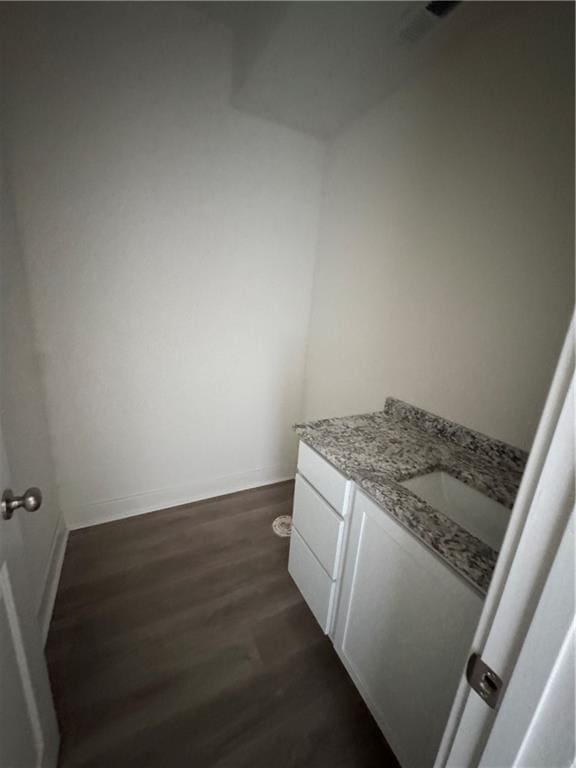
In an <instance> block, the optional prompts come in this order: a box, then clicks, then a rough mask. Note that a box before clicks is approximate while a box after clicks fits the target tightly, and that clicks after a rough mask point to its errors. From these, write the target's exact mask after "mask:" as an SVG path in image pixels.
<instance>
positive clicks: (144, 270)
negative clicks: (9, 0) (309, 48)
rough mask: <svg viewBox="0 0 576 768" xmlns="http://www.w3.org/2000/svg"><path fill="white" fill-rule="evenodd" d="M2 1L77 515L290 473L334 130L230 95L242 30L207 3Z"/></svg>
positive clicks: (71, 507) (25, 234) (25, 199)
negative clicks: (233, 101) (316, 134)
mask: <svg viewBox="0 0 576 768" xmlns="http://www.w3.org/2000/svg"><path fill="white" fill-rule="evenodd" d="M5 12H6V13H7V14H8V15H9V16H10V17H11V18H10V20H9V21H10V25H11V26H10V34H9V36H8V37H9V38H10V40H11V41H12V45H11V46H10V48H9V51H8V63H9V81H10V83H11V84H12V87H11V88H10V89H9V93H8V98H9V107H10V113H11V120H10V127H9V138H10V156H11V162H12V169H13V179H14V190H15V199H16V206H17V211H18V218H19V227H20V232H21V233H22V248H23V253H24V257H25V261H26V267H27V270H28V274H29V278H30V287H31V296H32V307H33V313H34V317H35V320H36V325H37V328H38V332H39V344H40V350H41V354H42V363H43V366H44V368H45V372H46V385H47V397H48V408H49V418H50V423H51V426H52V434H53V440H54V455H55V462H56V467H57V475H58V485H59V492H60V499H61V504H62V507H63V509H64V511H65V513H66V516H67V520H68V522H69V523H70V524H71V525H72V526H78V525H84V524H88V523H91V522H95V521H100V520H103V519H106V518H107V517H110V516H115V515H121V514H127V513H130V512H135V511H140V510H145V509H152V508H159V507H162V506H166V505H169V504H173V503H178V502H180V501H187V500H189V499H192V498H198V497H204V496H209V495H211V494H216V493H220V492H226V491H229V490H235V489H237V488H242V487H247V486H249V485H258V484H261V483H264V482H268V481H273V480H275V479H279V478H284V477H286V476H288V475H290V474H291V473H292V472H293V466H294V458H295V453H294V449H295V441H294V438H293V436H292V434H291V429H290V426H291V423H292V422H294V421H295V420H297V419H298V418H299V417H300V416H301V407H302V397H303V390H302V382H303V369H304V354H305V339H306V332H307V324H308V318H309V307H310V294H311V286H312V273H313V259H314V248H315V238H316V226H317V212H318V202H319V194H320V170H321V164H322V159H323V148H322V146H321V145H320V144H319V143H318V142H317V141H315V140H313V139H310V138H308V137H305V136H304V135H301V134H298V133H296V132H294V131H291V130H289V129H285V128H282V127H279V126H277V125H274V124H272V123H269V122H266V121H264V120H260V119H257V118H251V117H247V116H245V115H243V114H241V113H239V112H237V111H235V110H234V109H232V108H230V107H229V105H228V96H229V90H230V76H231V72H230V64H229V60H230V51H231V46H230V39H229V38H228V36H227V33H226V32H225V30H224V28H221V27H219V26H218V25H216V24H214V23H212V22H208V21H204V20H202V19H201V17H199V16H198V15H196V14H195V13H194V11H193V10H192V9H191V6H190V4H162V3H159V4H155V3H154V4H105V3H103V4H62V5H61V6H51V4H47V5H46V6H44V7H43V6H42V4H39V5H33V6H31V7H30V8H27V7H26V4H22V5H21V7H20V8H17V9H15V10H13V11H11V10H10V9H9V8H8V9H5ZM12 25H15V26H12Z"/></svg>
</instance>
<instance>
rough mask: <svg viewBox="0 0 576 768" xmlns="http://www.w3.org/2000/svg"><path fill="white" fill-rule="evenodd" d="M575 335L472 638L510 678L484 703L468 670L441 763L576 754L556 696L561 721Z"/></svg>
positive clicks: (557, 758)
mask: <svg viewBox="0 0 576 768" xmlns="http://www.w3.org/2000/svg"><path fill="white" fill-rule="evenodd" d="M575 342H576V335H575V323H574V321H573V322H572V324H571V327H570V329H569V331H568V335H567V338H566V341H565V344H564V348H563V350H562V354H561V356H560V360H559V363H558V366H557V369H556V373H555V375H554V379H553V382H552V386H551V388H550V392H549V394H548V398H547V401H546V405H545V407H544V411H543V413H542V417H541V420H540V424H539V427H538V431H537V433H536V437H535V439H534V444H533V446H532V450H531V453H530V457H529V460H528V464H527V466H526V471H525V473H524V477H523V479H522V484H521V486H520V490H519V492H518V497H517V499H516V503H515V505H514V510H513V512H512V518H511V520H510V525H509V527H508V531H507V533H506V538H505V540H504V543H503V546H502V550H501V552H500V557H499V560H498V563H497V566H496V569H495V572H494V576H493V578H492V583H491V585H490V589H489V591H488V595H487V597H486V601H485V604H484V609H483V611H482V615H481V617H480V622H479V624H478V627H477V630H476V634H475V637H474V640H473V643H472V649H471V650H472V651H473V652H474V653H477V654H478V655H479V656H481V657H482V660H483V661H484V662H485V663H486V664H487V665H488V666H489V667H490V668H491V669H492V670H493V671H494V672H495V673H496V674H497V675H498V676H499V677H500V678H501V679H502V681H503V686H502V690H503V694H502V695H501V700H500V706H499V709H492V708H490V707H489V706H487V704H486V703H485V702H484V701H483V700H482V699H481V698H480V696H479V695H478V694H477V693H476V692H475V691H473V690H472V688H471V687H470V686H469V685H468V683H467V681H466V678H465V676H463V677H462V679H461V682H460V686H459V689H458V692H457V694H456V698H455V700H454V704H453V707H452V711H451V714H450V718H449V720H448V724H447V727H446V730H445V732H444V736H443V740H442V744H441V747H440V750H439V752H438V755H437V758H436V762H435V768H463V767H464V766H465V768H475V767H476V766H483V768H494V766H496V765H497V766H498V768H510V767H511V766H522V768H526V766H530V767H531V768H563V767H564V766H567V765H570V762H571V759H570V757H568V758H567V757H566V755H569V753H570V750H571V749H572V750H573V747H574V741H573V740H570V739H558V738H557V736H556V728H554V729H551V728H550V725H551V723H552V722H554V712H556V709H555V707H557V705H558V700H559V698H562V701H563V702H564V707H565V708H568V711H564V712H563V717H564V721H563V720H562V718H556V721H555V722H556V725H558V724H559V723H561V722H565V721H566V720H568V721H569V722H572V723H573V721H574V717H575V715H576V713H575V712H574V697H573V696H571V695H570V688H571V686H570V685H569V686H566V685H562V684H560V685H558V680H559V670H561V671H562V673H563V674H564V675H566V674H570V655H571V653H572V650H573V649H572V643H573V633H574V624H573V622H574V590H573V586H574V584H573V574H574V566H575V563H574V556H575V553H574V546H573V543H574V542H573V530H572V527H571V526H572V522H571V521H572V519H573V510H574V488H575V465H576V456H575V434H574V424H575V423H576V421H575V414H574V408H575V401H576V385H575V382H574V375H575V373H574V372H575V351H576V343H575ZM550 585H552V586H550ZM560 677H562V675H560ZM553 686H556V687H554V688H553ZM552 692H553V693H552ZM570 709H571V711H570ZM545 731H547V732H545ZM538 755H539V757H538ZM540 758H542V761H541V760H540ZM567 759H568V760H569V762H568V763H567V762H566V760H567ZM572 759H573V758H572ZM527 761H528V762H527Z"/></svg>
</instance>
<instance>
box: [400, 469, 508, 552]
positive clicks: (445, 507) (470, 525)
mask: <svg viewBox="0 0 576 768" xmlns="http://www.w3.org/2000/svg"><path fill="white" fill-rule="evenodd" d="M400 485H403V486H404V488H408V489H409V490H410V491H412V493H415V494H416V496H419V497H420V498H421V499H423V500H424V501H426V502H428V504H430V506H431V507H434V509H437V510H438V512H442V513H444V514H445V515H446V516H447V517H449V518H450V519H451V520H453V521H454V522H455V523H457V524H458V525H459V526H461V527H462V528H464V529H465V530H466V531H468V533H471V534H472V535H473V536H476V538H478V539H480V540H481V541H483V542H484V543H485V544H488V546H490V547H492V549H495V550H496V551H497V552H498V551H499V550H500V545H501V544H502V539H503V538H504V534H505V533H506V527H507V525H508V520H509V519H510V510H509V509H506V507H504V506H503V505H502V504H499V503H498V502H497V501H494V500H493V499H490V498H488V496H484V494H483V493H480V492H479V491H477V490H475V489H474V488H471V487H470V486H469V485H466V484H465V483H462V482H460V480H456V478H454V477H452V476H451V475H449V474H447V473H446V472H430V473H429V474H427V475H420V476H419V477H413V478H411V479H410V480H405V481H404V482H403V483H400Z"/></svg>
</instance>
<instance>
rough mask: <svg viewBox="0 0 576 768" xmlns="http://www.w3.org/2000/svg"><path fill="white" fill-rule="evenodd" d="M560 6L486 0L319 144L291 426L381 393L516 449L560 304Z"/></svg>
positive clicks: (564, 43)
mask: <svg viewBox="0 0 576 768" xmlns="http://www.w3.org/2000/svg"><path fill="white" fill-rule="evenodd" d="M472 6H474V4H472ZM570 6H571V4H569V3H565V4H561V3H527V4H525V3H503V4H500V3H494V4H493V8H492V11H491V15H492V23H491V24H490V25H488V26H487V27H486V28H481V27H480V25H475V24H471V25H470V34H469V35H467V36H465V37H462V38H461V39H460V40H458V41H457V43H455V45H454V46H453V47H452V49H450V50H448V51H446V53H445V54H444V55H443V56H442V58H441V59H438V60H437V61H436V62H435V63H434V66H431V67H429V68H428V69H426V70H425V71H421V72H419V73H418V75H417V76H415V77H414V78H413V79H412V80H411V81H410V82H409V83H408V84H407V85H405V86H404V87H403V88H401V89H400V90H399V91H398V92H396V93H395V95H394V96H393V97H391V98H390V99H389V100H387V101H386V102H385V103H383V104H382V105H381V106H380V107H379V108H378V109H376V110H374V111H372V112H370V113H369V114H368V115H366V116H365V117H363V118H362V119H360V120H358V121H356V123H355V124H354V125H353V126H352V127H351V128H349V129H348V130H346V131H345V132H344V133H342V134H341V135H340V136H339V137H338V138H337V139H335V140H334V141H333V142H332V143H331V145H330V146H329V149H328V157H327V172H326V177H325V180H324V202H323V211H322V217H321V227H320V245H319V255H318V263H317V268H316V276H315V288H314V294H313V312H312V320H311V328H310V337H309V349H308V362H307V373H306V376H307V384H306V415H307V416H308V417H325V416H330V415H337V414H347V413H356V412H361V411H368V410H372V409H379V408H381V407H382V406H383V403H384V400H385V398H386V397H387V396H388V395H395V396H397V397H400V398H402V399H404V400H407V401H410V402H413V403H415V404H417V405H420V406H422V407H424V408H427V409H429V410H431V411H434V412H436V413H439V414H441V415H443V416H445V417H448V418H451V419H454V420H455V421H458V422H461V423H464V424H466V425H468V426H470V427H472V428H475V429H478V430H480V431H482V432H486V433H488V434H490V435H492V436H494V437H497V438H500V439H503V440H506V441H509V442H510V443H513V444H515V445H518V446H520V447H524V448H528V447H529V446H530V444H531V440H532V436H533V433H534V429H535V426H536V423H537V419H538V416H539V412H540V409H541V407H542V405H543V401H544V397H545V393H546V390H547V387H548V384H549V381H550V379H551V376H552V372H553V368H554V364H555V361H556V358H557V355H558V353H559V350H560V347H561V343H562V339H563V336H564V334H565V332H566V329H567V326H568V322H569V318H570V308H571V305H572V302H573V286H574V265H573V260H574V241H573V232H574V226H573V215H574V191H573V183H574V156H573V126H574V116H573V108H574V103H573V95H572V93H573V73H574V62H573V38H574V24H573V12H572V9H571V7H570Z"/></svg>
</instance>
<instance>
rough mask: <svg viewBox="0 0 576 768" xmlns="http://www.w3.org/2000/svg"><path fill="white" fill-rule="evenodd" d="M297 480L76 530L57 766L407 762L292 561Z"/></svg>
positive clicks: (57, 616)
mask: <svg viewBox="0 0 576 768" xmlns="http://www.w3.org/2000/svg"><path fill="white" fill-rule="evenodd" d="M292 493H293V483H291V482H288V483H279V484H276V485H273V486H267V487H264V488H257V489H254V490H250V491H244V492H242V493H237V494H232V495H229V496H222V497H220V498H217V499H211V500H208V501H204V502H198V503H195V504H190V505H186V506H182V507H176V508H174V509H168V510H164V511H161V512H155V513H152V514H148V515H142V516H139V517H133V518H129V519H127V520H122V521H119V522H114V523H108V524H105V525H100V526H96V527H93V528H87V529H84V530H80V531H75V532H73V533H71V535H70V539H69V543H68V548H67V551H66V557H65V561H64V568H63V572H62V579H61V583H60V587H59V590H58V596H57V600H56V606H55V610H54V617H53V620H52V624H51V627H50V634H49V637H48V644H47V656H48V663H49V669H50V676H51V680H52V685H53V690H54V696H55V701H56V708H57V712H58V718H59V722H60V727H61V732H62V749H61V760H60V766H61V768H72V767H74V768H80V766H82V768H88V767H90V768H132V766H134V767H136V766H138V768H160V767H162V768H180V767H182V768H184V766H186V768H248V767H250V768H297V767H300V766H302V767H306V768H321V767H322V768H324V767H326V768H373V767H374V768H376V767H378V768H388V767H390V768H396V766H397V763H396V761H395V759H394V756H393V755H392V753H391V751H390V749H389V748H388V746H387V744H386V742H385V741H384V738H383V737H382V735H381V734H380V731H379V730H378V728H377V726H376V724H375V723H374V721H373V720H372V718H371V716H370V714H369V712H368V710H367V709H366V707H365V705H364V703H363V701H362V700H361V698H360V696H359V695H358V693H357V691H356V689H355V688H354V686H353V685H352V683H351V681H350V679H349V678H348V676H347V674H346V672H345V670H344V668H343V667H342V665H341V664H340V662H339V660H338V658H337V656H336V653H335V651H334V649H333V648H332V645H331V643H330V641H329V640H328V639H327V638H326V637H325V636H324V635H323V634H322V632H321V630H320V628H319V626H318V625H317V624H316V621H315V620H314V618H313V617H312V615H311V613H310V612H309V610H308V608H307V606H306V604H305V603H304V602H303V600H302V598H301V596H300V593H299V592H298V590H297V589H296V587H295V586H294V584H293V582H292V580H291V578H290V576H289V575H288V571H287V559H288V546H289V539H281V538H278V537H277V536H275V535H274V534H273V533H272V529H271V523H272V520H273V519H274V518H275V517H276V516H277V515H280V514H289V513H290V511H291V504H292Z"/></svg>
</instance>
